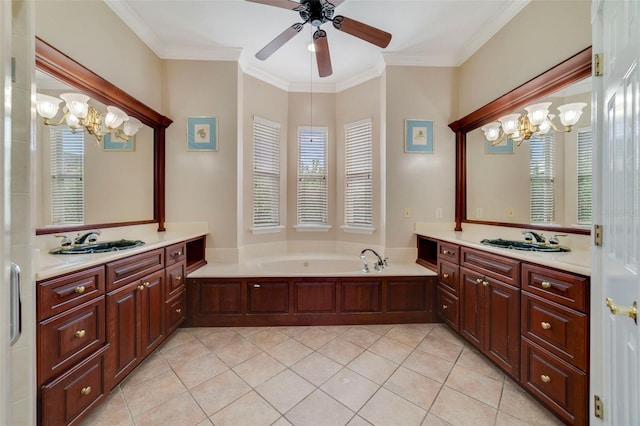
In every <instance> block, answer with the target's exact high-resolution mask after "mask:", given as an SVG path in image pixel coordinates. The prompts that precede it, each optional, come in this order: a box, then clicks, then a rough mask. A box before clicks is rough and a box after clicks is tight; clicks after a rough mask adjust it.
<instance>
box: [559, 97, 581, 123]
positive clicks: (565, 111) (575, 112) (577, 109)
mask: <svg viewBox="0 0 640 426" xmlns="http://www.w3.org/2000/svg"><path fill="white" fill-rule="evenodd" d="M586 106H587V104H585V103H584V102H576V103H572V104H565V105H560V106H559V107H558V111H560V121H561V122H562V124H564V125H565V126H573V125H574V124H576V123H577V122H578V120H580V116H581V115H582V109H583V108H584V107H586Z"/></svg>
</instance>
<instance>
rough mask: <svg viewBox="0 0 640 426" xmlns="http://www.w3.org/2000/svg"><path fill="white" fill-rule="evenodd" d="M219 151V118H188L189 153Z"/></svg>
mask: <svg viewBox="0 0 640 426" xmlns="http://www.w3.org/2000/svg"><path fill="white" fill-rule="evenodd" d="M217 150H218V118H217V117H187V151H217Z"/></svg>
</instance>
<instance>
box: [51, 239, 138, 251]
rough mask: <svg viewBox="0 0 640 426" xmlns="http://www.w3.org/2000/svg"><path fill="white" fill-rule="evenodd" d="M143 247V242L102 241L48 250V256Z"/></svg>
mask: <svg viewBox="0 0 640 426" xmlns="http://www.w3.org/2000/svg"><path fill="white" fill-rule="evenodd" d="M142 245H144V241H140V240H116V241H102V242H99V243H95V244H87V245H83V246H75V247H58V248H54V249H53V250H50V251H49V253H50V254H88V253H107V252H110V251H119V250H127V249H131V248H134V247H140V246H142Z"/></svg>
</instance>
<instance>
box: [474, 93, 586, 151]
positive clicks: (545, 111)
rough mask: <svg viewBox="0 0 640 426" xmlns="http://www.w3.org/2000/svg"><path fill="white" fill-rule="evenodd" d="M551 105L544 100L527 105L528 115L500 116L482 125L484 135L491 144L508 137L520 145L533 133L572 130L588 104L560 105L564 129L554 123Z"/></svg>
mask: <svg viewBox="0 0 640 426" xmlns="http://www.w3.org/2000/svg"><path fill="white" fill-rule="evenodd" d="M550 106H551V102H542V103H539V104H534V105H529V106H528V107H525V108H524V109H525V110H527V114H526V115H522V116H521V115H520V114H507V115H505V116H503V117H500V118H498V121H494V122H492V123H489V124H485V125H484V126H482V131H483V132H484V136H485V138H487V140H488V141H490V142H491V145H498V144H499V143H500V142H502V141H503V140H504V139H505V138H506V137H508V138H510V139H511V140H513V141H514V142H515V143H516V144H517V145H518V146H520V144H521V143H522V141H523V140H529V139H530V138H531V137H532V136H533V135H544V134H546V133H548V132H549V130H551V129H553V130H555V131H556V132H558V133H563V132H570V131H571V128H572V126H573V125H574V124H576V123H577V122H578V120H579V119H580V116H581V115H582V109H583V108H584V107H585V106H587V104H585V103H583V102H576V103H571V104H565V105H560V106H559V107H558V111H559V112H560V114H559V116H560V122H561V123H562V125H563V126H564V129H562V130H561V129H559V128H558V127H557V126H556V125H555V124H554V123H553V119H554V117H555V115H554V114H549V107H550Z"/></svg>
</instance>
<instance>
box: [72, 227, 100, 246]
mask: <svg viewBox="0 0 640 426" xmlns="http://www.w3.org/2000/svg"><path fill="white" fill-rule="evenodd" d="M100 234H102V232H100V230H99V229H94V230H93V231H88V232H86V233H84V234H82V235H80V234H78V236H77V237H76V238H75V239H74V240H73V245H76V246H81V245H84V244H93V243H95V242H97V241H98V235H100Z"/></svg>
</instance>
